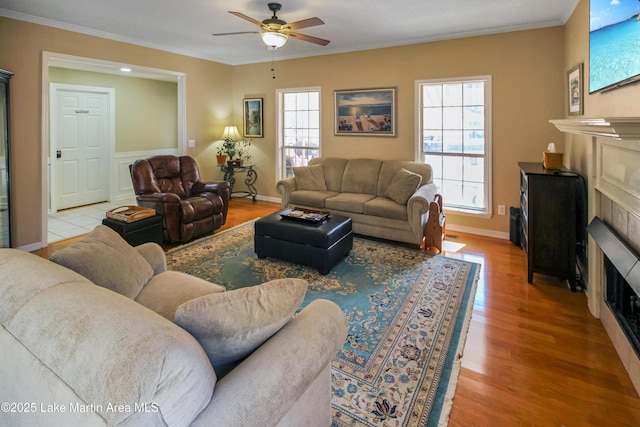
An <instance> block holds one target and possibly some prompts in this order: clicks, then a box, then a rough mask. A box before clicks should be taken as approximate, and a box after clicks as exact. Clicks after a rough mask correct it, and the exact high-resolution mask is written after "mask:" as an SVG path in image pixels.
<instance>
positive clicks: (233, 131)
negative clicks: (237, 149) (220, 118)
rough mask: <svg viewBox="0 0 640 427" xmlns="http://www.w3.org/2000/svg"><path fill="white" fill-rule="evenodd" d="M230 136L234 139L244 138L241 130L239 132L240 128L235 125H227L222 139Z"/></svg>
mask: <svg viewBox="0 0 640 427" xmlns="http://www.w3.org/2000/svg"><path fill="white" fill-rule="evenodd" d="M227 138H229V139H230V140H232V141H238V140H240V139H242V137H241V136H240V132H238V128H237V127H235V126H225V128H224V133H223V134H222V139H227Z"/></svg>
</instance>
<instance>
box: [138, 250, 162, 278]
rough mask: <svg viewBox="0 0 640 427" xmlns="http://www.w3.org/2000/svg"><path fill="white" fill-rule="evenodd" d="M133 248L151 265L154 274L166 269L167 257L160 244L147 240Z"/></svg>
mask: <svg viewBox="0 0 640 427" xmlns="http://www.w3.org/2000/svg"><path fill="white" fill-rule="evenodd" d="M134 249H135V250H136V251H138V253H139V254H140V255H142V257H143V258H144V259H145V260H147V262H148V263H149V265H151V268H153V275H154V276H155V275H156V274H160V273H162V272H164V271H167V257H166V255H165V253H164V249H162V246H160V245H159V244H157V243H154V242H149V243H143V244H141V245H138V246H134Z"/></svg>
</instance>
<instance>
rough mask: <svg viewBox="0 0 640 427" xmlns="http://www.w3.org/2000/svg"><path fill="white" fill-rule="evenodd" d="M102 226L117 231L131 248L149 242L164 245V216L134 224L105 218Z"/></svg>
mask: <svg viewBox="0 0 640 427" xmlns="http://www.w3.org/2000/svg"><path fill="white" fill-rule="evenodd" d="M102 224H103V225H106V226H107V227H109V228H111V229H113V230H115V231H116V232H117V233H118V234H119V235H121V236H122V238H123V239H124V240H126V241H127V243H129V244H130V245H131V246H138V245H141V244H143V243H147V242H155V243H157V244H159V245H162V215H154V216H150V217H149V218H143V219H141V220H138V221H134V222H122V221H117V220H115V219H111V218H104V219H103V220H102Z"/></svg>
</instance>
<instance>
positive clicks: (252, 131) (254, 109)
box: [242, 98, 264, 138]
mask: <svg viewBox="0 0 640 427" xmlns="http://www.w3.org/2000/svg"><path fill="white" fill-rule="evenodd" d="M243 106H244V108H243V111H244V114H243V119H242V124H243V126H242V128H243V133H244V136H245V137H246V138H262V137H263V136H264V135H263V129H262V98H245V99H244V100H243Z"/></svg>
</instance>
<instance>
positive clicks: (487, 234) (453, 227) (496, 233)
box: [446, 221, 509, 240]
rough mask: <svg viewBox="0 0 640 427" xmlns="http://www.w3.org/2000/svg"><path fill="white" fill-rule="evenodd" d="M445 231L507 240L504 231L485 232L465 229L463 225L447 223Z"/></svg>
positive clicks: (471, 228) (477, 229) (507, 234)
mask: <svg viewBox="0 0 640 427" xmlns="http://www.w3.org/2000/svg"><path fill="white" fill-rule="evenodd" d="M446 231H447V232H449V231H459V232H461V233H468V234H476V235H478V236H485V237H494V238H496V239H504V240H509V233H507V232H504V231H496V230H487V229H484V228H475V227H466V226H464V225H455V224H451V223H450V222H448V221H447V228H446Z"/></svg>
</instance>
